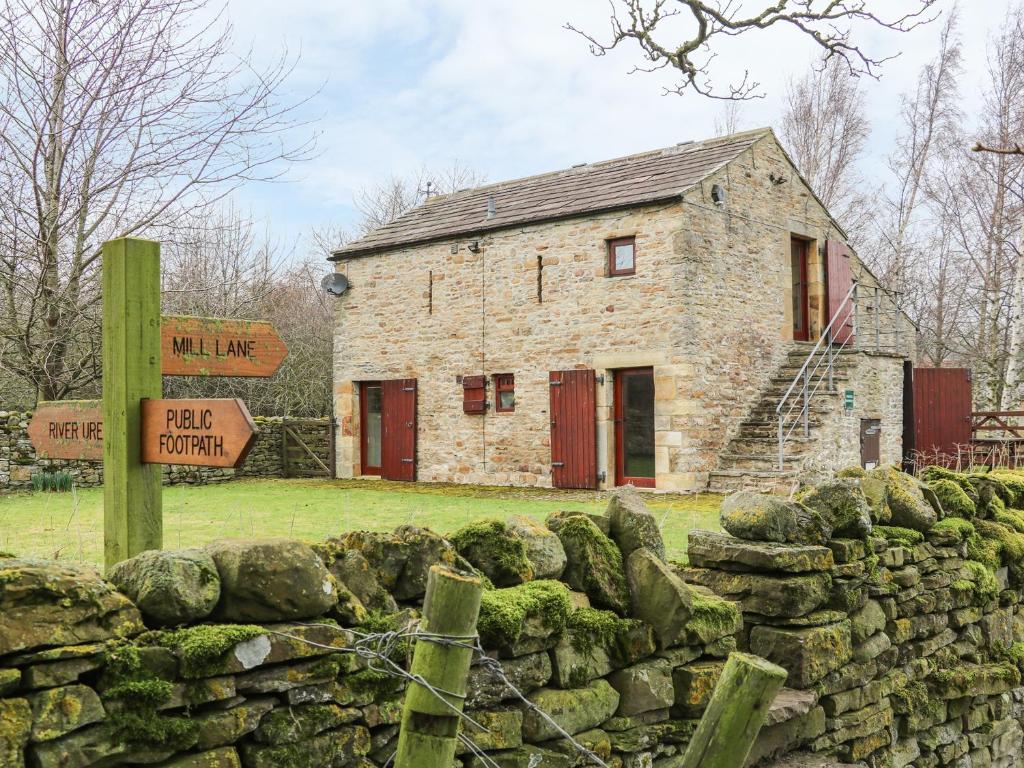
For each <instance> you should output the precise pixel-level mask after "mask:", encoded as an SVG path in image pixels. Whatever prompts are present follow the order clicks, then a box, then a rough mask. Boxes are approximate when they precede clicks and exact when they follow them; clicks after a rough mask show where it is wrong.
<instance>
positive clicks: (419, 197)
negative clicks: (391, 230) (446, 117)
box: [355, 160, 485, 235]
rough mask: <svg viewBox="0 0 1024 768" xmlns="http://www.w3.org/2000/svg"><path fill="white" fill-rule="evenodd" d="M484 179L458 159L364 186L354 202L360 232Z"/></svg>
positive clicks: (368, 230)
mask: <svg viewBox="0 0 1024 768" xmlns="http://www.w3.org/2000/svg"><path fill="white" fill-rule="evenodd" d="M484 181H485V178H484V177H483V176H482V175H481V174H479V173H477V172H476V171H475V170H473V169H471V168H469V167H467V166H465V165H462V164H461V163H460V162H459V161H458V160H456V161H455V162H453V163H452V164H451V165H450V166H448V167H447V168H442V169H438V170H430V169H427V168H425V167H424V168H421V169H420V170H419V171H418V172H417V173H415V174H412V175H409V176H392V177H391V178H389V179H388V180H387V181H384V182H381V183H380V184H377V185H375V186H372V187H365V188H363V189H361V190H360V191H359V192H358V193H357V194H356V199H355V204H356V208H357V209H358V210H359V213H360V214H361V216H362V218H361V220H360V221H359V224H358V227H359V231H360V233H361V234H364V235H365V234H367V233H369V232H372V231H373V230H375V229H378V228H380V227H383V226H384V225H385V224H390V223H391V222H392V221H394V220H395V219H397V218H398V217H399V216H401V215H402V214H404V213H406V212H408V211H409V210H410V209H412V208H414V207H415V206H417V205H419V204H420V203H422V202H424V201H426V200H429V199H430V198H431V197H433V196H435V195H447V194H451V193H452V192H457V191H459V190H460V189H465V188H467V187H475V186H478V185H480V184H482V183H483V182H484Z"/></svg>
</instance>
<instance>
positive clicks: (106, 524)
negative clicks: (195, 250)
mask: <svg viewBox="0 0 1024 768" xmlns="http://www.w3.org/2000/svg"><path fill="white" fill-rule="evenodd" d="M161 381H162V380H161V373H160V244H159V243H155V242H153V241H151V240H138V239H136V238H130V237H125V238H120V239H118V240H110V241H108V242H106V243H104V244H103V433H104V434H103V560H104V563H105V565H106V567H107V568H110V567H111V566H112V565H114V564H115V563H117V562H120V561H121V560H124V559H125V558H128V557H132V556H133V555H137V554H138V553H139V552H142V551H144V550H147V549H160V547H161V545H162V543H163V510H162V507H161V499H160V471H161V467H160V465H159V464H143V463H142V458H141V442H142V416H141V401H142V399H143V398H160V397H161V396H162V394H163V392H162V385H161Z"/></svg>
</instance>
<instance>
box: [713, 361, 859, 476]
mask: <svg viewBox="0 0 1024 768" xmlns="http://www.w3.org/2000/svg"><path fill="white" fill-rule="evenodd" d="M813 348H814V344H812V343H807V342H795V343H794V344H793V347H792V349H790V351H789V354H788V355H787V356H786V359H785V360H784V361H783V363H782V365H781V366H780V367H779V369H778V370H777V371H776V372H775V375H774V376H772V378H771V379H770V380H769V381H768V384H767V385H766V386H765V388H764V389H763V390H762V391H761V394H760V397H759V398H758V400H757V403H756V404H755V406H754V407H753V408H752V409H751V411H750V413H749V414H747V417H746V419H745V420H744V421H743V422H741V424H740V430H739V432H738V433H737V434H736V435H735V436H734V437H733V438H732V439H731V440H730V441H729V443H728V445H727V446H726V447H725V450H723V452H722V453H721V455H720V456H719V459H718V466H717V467H716V468H715V470H714V471H713V472H712V473H711V475H710V477H709V481H708V490H709V491H711V492H714V493H730V492H732V491H738V490H758V491H772V490H785V489H786V488H788V487H789V486H790V484H791V483H792V482H793V479H794V478H795V477H796V475H797V474H799V472H800V470H801V469H802V468H803V467H804V465H805V463H806V460H807V459H808V458H811V457H812V456H813V452H814V450H815V443H816V442H817V439H818V433H819V432H820V429H821V426H822V423H823V421H824V419H825V417H826V416H827V415H828V414H830V413H832V412H833V411H835V410H836V409H837V408H840V407H841V406H842V396H841V394H840V393H841V392H842V391H843V389H844V384H845V382H847V381H848V380H849V376H848V373H849V364H848V360H849V358H848V355H846V354H844V353H840V354H838V355H836V358H835V361H834V373H833V377H832V379H833V387H832V389H828V382H827V380H826V381H823V382H822V383H821V385H820V386H819V387H818V390H817V392H815V393H814V395H813V397H812V398H811V401H810V409H809V419H808V423H809V425H810V436H809V437H805V436H804V433H803V427H802V426H797V427H796V429H794V430H793V432H792V434H791V436H790V437H789V438H788V439H787V440H786V454H785V464H784V465H783V468H782V469H781V470H780V469H779V442H778V418H777V416H776V414H775V408H776V406H777V405H778V404H779V401H780V400H781V399H782V396H783V395H785V394H786V390H787V389H789V385H790V384H792V383H793V379H794V378H795V377H796V375H797V374H798V373H799V372H800V367H801V366H802V365H803V364H804V360H806V359H807V355H808V354H810V352H811V350H812V349H813ZM797 411H798V406H796V407H794V410H793V413H792V415H791V417H790V418H791V419H792V418H799V414H798V413H797ZM789 423H790V424H791V423H792V422H789Z"/></svg>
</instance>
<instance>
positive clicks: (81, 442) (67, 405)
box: [28, 400, 103, 461]
mask: <svg viewBox="0 0 1024 768" xmlns="http://www.w3.org/2000/svg"><path fill="white" fill-rule="evenodd" d="M28 437H29V439H30V440H31V441H32V445H33V446H35V449H36V455H37V456H38V457H39V458H41V459H77V460H83V461H102V459H103V403H102V402H101V401H99V400H62V401H59V402H40V403H39V404H38V405H37V406H36V410H35V413H34V414H32V421H30V422H29V424H28Z"/></svg>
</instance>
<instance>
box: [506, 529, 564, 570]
mask: <svg viewBox="0 0 1024 768" xmlns="http://www.w3.org/2000/svg"><path fill="white" fill-rule="evenodd" d="M506 523H507V525H508V529H509V531H510V532H511V533H512V534H513V535H514V536H517V537H518V538H519V539H520V540H522V542H523V545H524V546H525V547H526V559H527V560H529V561H530V565H532V566H533V577H534V578H535V579H558V578H561V576H562V572H563V571H565V563H566V558H565V547H563V546H562V541H561V539H559V538H558V536H557V535H556V534H555V533H554V532H553V531H550V530H548V529H547V528H545V527H544V526H543V525H541V524H540V523H539V522H537V521H536V520H534V519H533V518H532V517H527V516H526V515H513V516H512V517H510V518H509V519H508V520H507V521H506Z"/></svg>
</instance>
